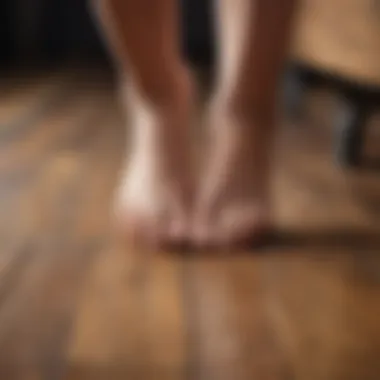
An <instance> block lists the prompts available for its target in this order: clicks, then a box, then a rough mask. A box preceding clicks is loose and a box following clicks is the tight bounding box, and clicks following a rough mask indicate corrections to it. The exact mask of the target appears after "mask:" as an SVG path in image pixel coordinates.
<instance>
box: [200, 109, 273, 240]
mask: <svg viewBox="0 0 380 380" xmlns="http://www.w3.org/2000/svg"><path fill="white" fill-rule="evenodd" d="M210 114H211V117H210V127H211V130H210V154H209V155H208V164H207V166H206V172H205V173H204V175H203V178H202V179H201V181H202V182H201V183H202V184H201V190H200V193H199V195H198V199H197V205H196V213H195V223H194V228H193V233H194V239H195V241H196V242H197V244H199V245H206V246H208V245H217V246H226V245H227V246H228V245H234V244H240V243H245V242H248V241H249V242H251V241H252V240H253V241H256V240H258V239H261V238H262V237H263V235H264V234H265V232H266V231H267V230H268V229H269V227H270V216H271V215H270V201H269V198H270V196H269V189H268V188H269V178H268V177H269V174H270V173H269V149H270V145H271V143H270V136H269V134H268V133H266V132H263V130H262V128H260V129H259V128H258V126H259V125H258V122H259V121H258V120H255V118H254V117H253V115H251V114H249V113H245V112H233V111H228V108H227V107H221V106H219V105H216V106H213V108H212V111H211V112H210ZM263 122H264V121H263ZM265 123H269V121H265ZM260 127H261V126H260ZM268 127H269V125H268Z"/></svg>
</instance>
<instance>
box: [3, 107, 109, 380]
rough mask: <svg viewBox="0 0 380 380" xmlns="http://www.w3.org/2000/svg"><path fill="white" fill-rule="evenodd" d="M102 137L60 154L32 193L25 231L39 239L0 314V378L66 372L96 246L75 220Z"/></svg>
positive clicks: (53, 374) (39, 375)
mask: <svg viewBox="0 0 380 380" xmlns="http://www.w3.org/2000/svg"><path fill="white" fill-rule="evenodd" d="M94 112H96V113H97V120H98V121H99V123H100V125H101V126H103V123H104V122H105V119H104V117H102V114H103V115H104V109H101V110H99V109H98V108H95V110H94ZM96 130H98V131H102V129H99V128H97V129H96V128H95V129H94V131H96ZM97 136H99V137H97ZM103 136H104V135H103V134H101V135H99V133H93V134H92V138H91V136H90V138H89V139H87V140H86V141H83V143H84V145H83V144H82V146H80V145H78V144H76V145H75V148H76V149H77V151H76V152H72V154H71V155H70V156H67V155H65V154H61V152H58V153H57V155H56V156H54V158H53V159H52V160H51V161H50V162H49V163H48V164H47V165H46V166H45V171H44V172H43V175H41V178H40V181H38V182H37V183H36V187H35V189H34V191H33V189H31V190H32V192H33V194H34V197H31V198H32V199H30V198H29V200H32V202H30V203H29V210H28V209H27V208H26V206H25V205H24V208H23V209H24V212H26V211H29V213H28V214H27V216H28V217H27V218H26V220H24V223H26V227H24V228H23V229H21V231H23V232H24V234H26V235H25V236H28V232H29V233H31V234H32V236H33V237H34V239H35V240H34V242H33V243H34V244H33V245H32V247H33V249H32V251H31V252H29V255H28V256H27V259H28V260H26V265H24V267H23V268H22V270H21V271H19V273H18V281H17V282H16V283H15V284H14V286H13V289H11V291H10V292H9V294H8V295H7V297H6V298H5V299H4V302H3V304H2V308H1V311H0V319H1V320H2V323H1V326H2V328H1V329H0V352H2V355H1V356H2V359H1V364H0V369H1V373H2V377H3V376H4V377H5V378H12V379H13V378H14V379H18V378H20V379H22V378H24V376H25V374H28V376H35V378H45V377H47V378H51V377H53V378H55V377H56V376H59V375H60V373H61V372H62V370H63V368H64V367H63V360H62V357H63V346H64V342H65V338H66V337H67V331H68V329H69V326H70V316H71V314H72V313H73V310H74V306H75V300H76V295H77V294H78V286H79V285H80V282H81V280H82V274H83V272H84V269H85V268H86V265H87V263H88V261H89V259H90V258H91V254H92V253H93V252H92V250H93V249H94V248H96V246H94V245H92V244H90V243H91V242H90V243H89V242H87V241H81V240H80V239H79V240H78V237H77V236H76V235H75V231H76V229H75V226H76V218H77V215H78V212H79V209H80V207H79V206H80V202H81V200H82V199H85V197H86V192H87V185H88V184H87V183H86V181H83V179H84V178H85V176H84V175H85V174H86V173H87V172H88V170H89V169H91V168H93V163H94V158H96V157H98V156H99V152H98V151H96V150H95V151H94V150H93V148H94V146H95V145H94V143H93V141H94V138H95V141H96V138H99V139H102V137H103ZM83 149H84V150H83ZM88 149H89V150H88ZM86 151H87V153H86ZM84 153H85V154H84ZM92 173H93V172H92ZM62 205H64V208H62ZM79 220H80V219H79ZM56 231H60V234H58V235H57V234H56ZM25 236H24V239H25ZM21 238H22V236H21ZM24 242H25V240H24ZM25 243H27V244H30V242H28V241H26V242H25Z"/></svg>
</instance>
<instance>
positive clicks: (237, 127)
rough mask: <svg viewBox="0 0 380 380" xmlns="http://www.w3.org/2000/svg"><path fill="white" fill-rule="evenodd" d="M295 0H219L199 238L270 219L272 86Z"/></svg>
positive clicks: (237, 231) (247, 230) (227, 235)
mask: <svg viewBox="0 0 380 380" xmlns="http://www.w3.org/2000/svg"><path fill="white" fill-rule="evenodd" d="M294 3H295V2H294V0H285V1H282V0H256V1H253V0H217V10H218V21H219V27H218V29H219V30H218V35H219V66H218V73H217V78H218V81H217V85H216V92H215V96H214V98H213V101H212V104H211V112H210V114H211V115H210V123H211V127H212V130H211V135H212V139H213V141H212V146H211V155H210V157H211V158H210V162H209V168H208V170H209V175H208V180H207V181H206V183H205V184H204V188H203V191H202V194H201V196H200V204H199V212H198V214H199V215H201V216H200V217H199V219H200V220H201V222H199V223H198V225H199V226H200V227H199V228H198V230H199V231H201V232H199V233H198V234H200V235H201V236H202V238H201V239H203V240H218V239H219V240H222V241H223V240H229V241H230V242H234V241H236V240H239V239H245V238H248V237H251V235H256V236H257V235H259V232H260V230H261V229H262V228H263V227H264V226H266V225H267V224H268V223H269V220H268V219H269V213H270V211H269V203H270V202H269V196H268V195H269V177H270V159H271V156H272V141H273V135H274V131H275V124H276V122H275V111H276V92H277V85H278V80H279V79H280V75H281V72H282V68H283V64H284V59H285V55H286V51H287V40H288V34H289V30H290V21H291V16H292V13H293V9H294Z"/></svg>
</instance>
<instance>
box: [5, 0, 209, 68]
mask: <svg viewBox="0 0 380 380" xmlns="http://www.w3.org/2000/svg"><path fill="white" fill-rule="evenodd" d="M210 3H211V2H209V1H205V0H181V4H180V10H181V18H182V20H183V23H182V25H183V33H182V36H181V41H182V45H183V49H184V52H185V53H186V54H187V55H188V56H189V58H190V59H191V60H194V61H197V62H199V63H206V64H207V63H209V62H211V61H212V57H213V49H212V45H213V44H212V39H213V38H212V29H213V28H212V25H211V22H212V17H210V16H211V6H210V5H211V4H210ZM90 5H91V2H90V1H84V0H82V1H81V0H1V2H0V44H1V52H0V60H1V62H3V63H5V62H14V61H19V62H27V61H28V60H38V59H48V60H55V59H62V58H68V57H86V58H88V57H90V58H93V59H103V60H104V59H106V57H107V54H106V51H105V48H104V44H103V42H102V39H101V37H100V34H99V32H98V30H97V26H96V23H95V22H94V19H93V16H92V15H91V12H90V11H89V10H90Z"/></svg>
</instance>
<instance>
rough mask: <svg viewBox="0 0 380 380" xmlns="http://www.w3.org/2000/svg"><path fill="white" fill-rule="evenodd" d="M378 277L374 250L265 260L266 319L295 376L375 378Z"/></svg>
mask: <svg viewBox="0 0 380 380" xmlns="http://www.w3.org/2000/svg"><path fill="white" fill-rule="evenodd" d="M359 262H361V263H366V262H370V263H371V264H370V267H371V270H370V271H368V269H369V268H368V265H365V264H363V266H361V265H359V266H358V265H357V263H359ZM379 273H380V260H379V258H378V255H377V253H375V252H373V253H364V252H363V254H362V255H360V257H357V258H354V257H353V256H350V255H347V254H345V253H344V252H341V253H337V254H335V255H334V254H331V253H326V252H325V253H322V252H321V253H320V254H318V253H315V254H313V255H305V254H304V253H303V252H299V253H294V254H291V255H286V256H285V257H284V255H277V256H276V257H273V258H272V260H271V261H268V263H267V268H266V274H267V275H266V289H267V294H266V301H267V310H268V315H269V316H270V318H271V320H272V321H273V327H274V329H275V331H276V334H277V335H278V337H279V340H280V341H281V342H282V344H283V349H284V350H285V351H286V352H288V353H289V355H290V357H291V361H292V364H293V368H294V370H295V374H296V376H295V378H297V379H311V380H314V379H361V378H365V379H376V378H378V376H379V373H380V366H379V361H378V354H379V349H380V328H379V323H378V318H377V317H376V316H377V315H378V313H379V308H380V290H379V284H380V283H379Z"/></svg>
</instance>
